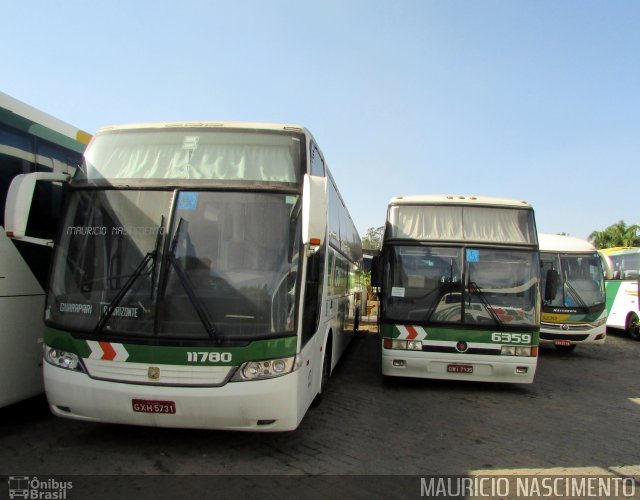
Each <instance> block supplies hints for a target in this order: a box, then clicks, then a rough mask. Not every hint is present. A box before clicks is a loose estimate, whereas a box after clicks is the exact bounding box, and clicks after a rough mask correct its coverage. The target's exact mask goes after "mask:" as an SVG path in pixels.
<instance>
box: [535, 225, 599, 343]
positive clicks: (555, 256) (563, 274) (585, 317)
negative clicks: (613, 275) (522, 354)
mask: <svg viewBox="0 0 640 500" xmlns="http://www.w3.org/2000/svg"><path fill="white" fill-rule="evenodd" d="M538 242H539V244H540V261H541V267H542V273H541V277H542V288H543V289H544V290H549V293H548V294H546V295H547V296H546V297H545V298H544V299H543V301H542V321H541V323H540V342H541V343H542V342H545V343H553V345H554V346H555V347H556V349H558V350H560V351H572V350H573V349H575V347H576V345H578V344H604V342H605V338H606V336H607V333H606V325H605V323H606V321H607V308H606V304H605V285H604V273H603V271H602V265H601V263H600V257H599V255H598V252H597V250H596V248H595V247H594V246H593V245H592V244H591V243H589V242H587V241H584V240H581V239H579V238H574V237H572V236H564V235H558V234H539V235H538Z"/></svg>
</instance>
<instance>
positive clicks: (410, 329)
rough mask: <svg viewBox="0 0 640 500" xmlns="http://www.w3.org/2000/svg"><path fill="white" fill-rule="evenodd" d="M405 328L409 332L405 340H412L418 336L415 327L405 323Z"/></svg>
mask: <svg viewBox="0 0 640 500" xmlns="http://www.w3.org/2000/svg"><path fill="white" fill-rule="evenodd" d="M405 328H406V329H407V331H408V332H409V335H407V340H413V339H415V338H416V337H417V336H418V332H416V329H415V328H414V327H412V326H409V325H405Z"/></svg>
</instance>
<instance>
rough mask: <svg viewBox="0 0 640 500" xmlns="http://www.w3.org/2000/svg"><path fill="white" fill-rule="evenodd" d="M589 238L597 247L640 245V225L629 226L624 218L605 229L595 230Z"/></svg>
mask: <svg viewBox="0 0 640 500" xmlns="http://www.w3.org/2000/svg"><path fill="white" fill-rule="evenodd" d="M589 239H590V240H591V241H592V242H593V244H594V245H595V247H596V248H598V249H600V248H611V247H637V246H640V226H639V225H638V224H633V225H631V226H627V225H626V224H625V222H624V221H623V220H621V221H620V222H618V223H617V224H612V225H611V226H609V227H608V228H606V229H605V230H604V231H594V232H592V233H591V234H590V235H589Z"/></svg>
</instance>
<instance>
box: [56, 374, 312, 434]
mask: <svg viewBox="0 0 640 500" xmlns="http://www.w3.org/2000/svg"><path fill="white" fill-rule="evenodd" d="M299 373H300V371H299V370H298V371H294V372H292V373H290V374H288V375H285V376H282V377H277V378H273V379H266V380H258V381H249V382H229V383H227V384H226V385H224V386H222V387H175V386H159V385H140V384H131V383H119V382H110V381H103V380H96V379H93V378H90V377H89V376H88V375H86V374H85V373H80V372H75V371H71V370H65V369H63V368H58V367H56V366H52V365H51V364H49V363H47V362H45V363H44V383H45V391H46V394H47V399H48V401H49V406H50V408H51V411H52V412H53V414H54V415H57V416H59V417H65V418H71V419H76V420H84V421H91V422H108V423H116V424H129V425H143V426H153V427H182V428H197V429H225V430H244V431H290V430H294V429H296V428H297V427H298V425H299V423H300V420H301V419H302V416H303V415H304V411H305V410H306V408H304V409H301V408H300V407H299V406H300V405H299V403H298V400H299V399H300V398H298V397H297V395H298V381H299ZM134 400H136V401H135V402H134ZM140 401H142V402H143V403H140ZM171 403H173V404H171ZM153 405H157V406H155V408H156V410H157V409H160V410H161V411H164V412H165V413H147V412H142V411H134V408H137V409H138V410H140V408H141V407H142V408H147V410H145V411H149V409H152V408H154V406H153ZM172 409H173V410H174V413H171V410H172ZM156 410H154V411H156Z"/></svg>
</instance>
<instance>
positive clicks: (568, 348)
mask: <svg viewBox="0 0 640 500" xmlns="http://www.w3.org/2000/svg"><path fill="white" fill-rule="evenodd" d="M575 348H576V345H575V344H571V345H557V346H556V349H558V351H560V352H571V351H573V350H574V349H575Z"/></svg>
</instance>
